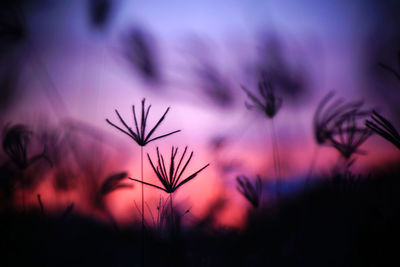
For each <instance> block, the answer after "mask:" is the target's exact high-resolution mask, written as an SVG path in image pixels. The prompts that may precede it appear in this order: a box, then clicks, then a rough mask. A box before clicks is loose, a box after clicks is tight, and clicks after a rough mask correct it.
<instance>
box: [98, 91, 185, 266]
mask: <svg viewBox="0 0 400 267" xmlns="http://www.w3.org/2000/svg"><path fill="white" fill-rule="evenodd" d="M145 101H146V99H145V98H144V99H143V100H142V110H141V119H140V126H139V124H138V120H137V118H136V111H135V106H134V105H133V106H132V113H133V119H134V121H135V130H132V128H131V127H129V126H128V125H127V124H126V122H125V121H124V120H123V119H122V117H121V115H120V114H119V113H118V110H115V113H116V114H117V116H118V118H119V120H120V122H121V123H122V125H123V126H124V127H125V129H126V130H124V129H122V128H121V127H119V126H117V125H115V124H114V123H112V122H111V121H110V120H109V119H106V121H107V123H109V124H110V125H111V126H113V127H115V128H116V129H118V130H119V131H121V132H123V133H124V134H126V135H128V136H129V137H130V138H132V139H133V140H134V141H135V142H136V143H137V144H138V145H139V146H140V163H141V164H140V166H141V168H140V172H141V183H142V192H141V193H142V212H141V214H142V232H144V188H143V184H144V181H143V147H144V146H146V145H147V144H148V143H150V142H153V141H155V140H158V139H161V138H164V137H167V136H170V135H172V134H174V133H178V132H180V131H181V130H177V131H173V132H170V133H167V134H163V135H159V136H157V137H153V134H154V132H155V131H156V129H157V128H158V127H159V126H160V124H161V123H162V122H163V121H164V119H165V116H166V115H167V113H168V111H169V109H170V108H167V110H166V111H165V112H164V114H163V115H162V116H161V118H160V119H159V120H158V122H157V123H156V124H155V126H154V127H153V128H151V130H150V131H149V132H148V133H146V126H147V119H148V116H149V112H150V108H151V105H149V106H148V107H147V108H146V104H145ZM142 237H143V235H142ZM143 239H144V237H143ZM143 242H144V240H143ZM143 253H144V252H143ZM142 256H143V255H142ZM143 258H144V256H143Z"/></svg>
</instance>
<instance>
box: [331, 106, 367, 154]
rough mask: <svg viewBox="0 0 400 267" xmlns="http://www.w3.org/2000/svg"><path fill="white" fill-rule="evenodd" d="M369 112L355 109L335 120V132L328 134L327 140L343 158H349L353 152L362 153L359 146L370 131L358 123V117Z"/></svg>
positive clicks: (360, 117) (361, 117)
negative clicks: (355, 110)
mask: <svg viewBox="0 0 400 267" xmlns="http://www.w3.org/2000/svg"><path fill="white" fill-rule="evenodd" d="M369 114H370V112H368V111H365V112H364V111H357V112H353V113H350V114H347V115H345V116H342V118H341V119H340V120H338V121H337V122H336V125H335V133H337V134H336V135H332V136H330V137H329V141H330V142H331V144H332V146H333V147H335V148H336V149H337V150H338V151H339V152H340V153H341V154H342V155H343V157H344V158H345V159H350V157H351V156H352V155H353V154H354V153H362V152H361V151H360V150H359V147H360V146H361V145H362V144H363V143H364V142H365V141H366V140H367V139H368V137H370V136H371V134H372V131H371V130H370V129H369V128H368V127H360V126H359V125H358V124H360V123H359V121H360V119H363V117H365V116H368V115H369Z"/></svg>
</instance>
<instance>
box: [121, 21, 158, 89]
mask: <svg viewBox="0 0 400 267" xmlns="http://www.w3.org/2000/svg"><path fill="white" fill-rule="evenodd" d="M123 54H124V55H125V57H126V59H127V60H128V61H129V63H131V65H132V67H134V68H135V70H136V72H138V73H139V74H140V75H141V76H142V77H143V78H144V80H146V81H150V82H158V81H159V80H160V68H159V66H158V64H159V62H158V59H157V56H156V51H155V47H154V40H151V38H150V36H149V35H148V34H147V33H146V32H145V31H143V30H141V29H137V28H135V29H132V30H131V31H130V32H129V33H128V35H127V36H126V37H125V38H124V51H123Z"/></svg>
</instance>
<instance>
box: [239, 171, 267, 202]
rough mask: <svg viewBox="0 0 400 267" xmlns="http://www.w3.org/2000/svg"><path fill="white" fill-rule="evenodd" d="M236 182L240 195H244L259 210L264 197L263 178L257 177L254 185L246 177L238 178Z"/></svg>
mask: <svg viewBox="0 0 400 267" xmlns="http://www.w3.org/2000/svg"><path fill="white" fill-rule="evenodd" d="M236 181H237V183H238V185H237V186H236V188H237V190H238V191H239V193H240V194H242V195H243V196H244V197H245V198H246V199H247V200H248V201H249V202H250V203H251V205H253V207H254V208H258V206H259V205H260V202H261V196H262V184H261V178H260V176H258V175H257V177H256V180H255V183H254V185H253V184H252V183H251V182H250V181H249V179H248V178H247V177H246V176H244V175H241V176H237V177H236Z"/></svg>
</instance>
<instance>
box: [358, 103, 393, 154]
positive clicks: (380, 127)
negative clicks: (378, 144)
mask: <svg viewBox="0 0 400 267" xmlns="http://www.w3.org/2000/svg"><path fill="white" fill-rule="evenodd" d="M365 125H366V126H367V127H368V128H369V129H371V130H372V131H374V132H375V133H377V134H379V135H380V136H381V137H383V138H385V139H386V140H387V141H389V142H390V143H392V144H393V145H395V146H396V147H397V148H398V149H400V135H399V133H398V131H397V130H396V128H394V126H393V125H392V124H391V123H390V121H389V120H387V119H385V118H384V117H383V116H382V115H380V114H379V113H378V112H376V111H375V110H374V111H373V112H372V115H371V120H366V121H365Z"/></svg>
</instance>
